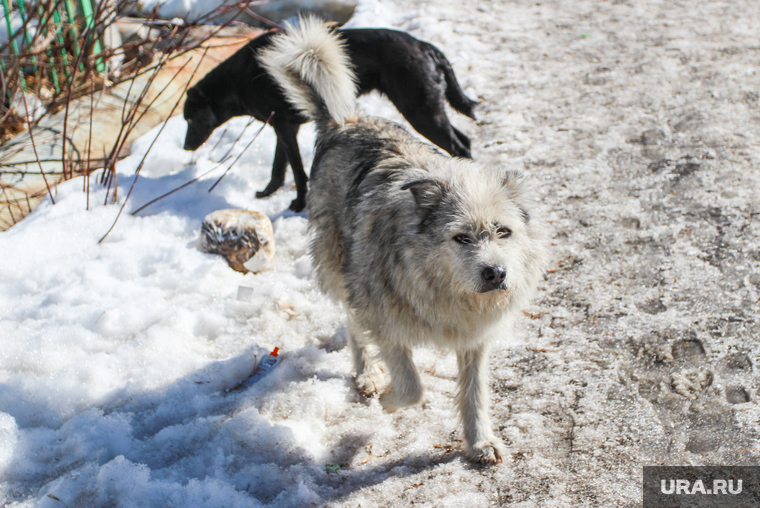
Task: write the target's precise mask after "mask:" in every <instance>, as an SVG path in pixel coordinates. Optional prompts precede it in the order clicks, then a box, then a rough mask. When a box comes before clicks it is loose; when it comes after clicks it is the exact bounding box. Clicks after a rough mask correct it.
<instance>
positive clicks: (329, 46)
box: [258, 17, 357, 125]
mask: <svg viewBox="0 0 760 508" xmlns="http://www.w3.org/2000/svg"><path fill="white" fill-rule="evenodd" d="M258 60H259V62H261V64H262V65H263V66H264V68H265V69H266V70H267V72H268V73H269V75H270V76H272V78H274V80H275V82H277V84H278V85H280V87H281V88H282V89H283V91H284V92H285V96H286V97H287V98H288V100H289V101H290V102H291V103H292V104H293V105H294V106H295V107H296V108H298V109H299V110H301V111H302V112H303V113H304V114H305V115H306V116H307V117H309V118H310V119H311V120H315V121H316V122H317V124H318V125H320V124H322V125H324V122H329V121H330V120H332V121H333V122H335V123H337V124H338V125H343V124H344V123H346V122H347V121H352V120H354V119H355V118H356V116H357V107H356V83H355V81H356V78H355V77H354V73H353V71H352V70H351V63H350V62H351V61H350V59H349V57H348V55H347V53H346V50H345V49H344V47H343V42H342V41H341V40H340V39H339V38H338V37H337V36H336V35H335V34H334V33H332V32H330V31H328V29H327V27H326V26H325V25H324V23H323V22H322V21H321V20H319V19H318V18H315V17H307V18H300V20H299V26H293V25H291V24H288V25H287V31H286V32H285V33H283V34H280V35H277V36H276V37H273V39H272V44H271V45H270V46H269V47H268V48H266V49H264V50H263V51H261V52H260V53H259V54H258Z"/></svg>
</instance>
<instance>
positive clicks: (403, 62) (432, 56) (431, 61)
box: [338, 28, 477, 119]
mask: <svg viewBox="0 0 760 508" xmlns="http://www.w3.org/2000/svg"><path fill="white" fill-rule="evenodd" d="M338 34H339V35H340V36H341V38H342V39H343V40H345V41H346V46H347V49H348V53H349V55H351V60H352V61H353V62H354V64H355V67H354V72H355V73H356V77H357V79H358V81H359V88H360V89H359V95H361V94H364V93H368V92H371V91H372V90H377V91H379V92H382V93H384V94H385V95H388V96H389V98H390V95H391V94H392V95H393V96H394V97H395V98H396V100H393V99H391V101H392V102H393V103H394V105H395V104H396V103H397V101H399V102H404V99H403V96H404V94H408V93H409V87H412V88H414V87H415V85H417V84H422V85H423V86H424V87H425V89H426V90H425V92H426V93H425V96H424V97H419V95H420V94H419V93H418V94H417V95H418V97H416V98H421V99H423V100H426V99H427V98H428V97H430V96H438V97H439V96H440V94H438V93H431V92H432V91H431V90H430V88H431V87H433V86H435V87H436V88H438V89H441V88H443V89H444V90H445V94H446V99H447V100H448V102H449V104H451V106H452V107H453V108H454V109H455V110H456V111H458V112H460V113H462V114H463V115H466V116H468V117H470V118H472V119H475V113H474V111H473V110H474V108H475V106H476V105H477V102H475V101H473V100H471V99H469V98H468V97H467V96H466V95H465V94H464V92H463V91H462V88H461V87H460V86H459V82H458V81H457V78H456V75H455V74H454V69H452V67H451V64H450V63H449V61H448V60H447V59H446V56H445V55H444V54H443V53H442V52H441V50H439V49H438V48H436V47H435V46H433V45H432V44H429V43H427V42H425V41H421V40H419V39H417V38H415V37H413V36H411V35H409V34H408V33H406V32H401V31H399V30H389V29H383V28H373V29H364V28H357V29H344V30H340V31H338ZM378 47H382V48H383V51H378ZM356 62H361V63H362V64H361V65H356ZM421 63H424V64H426V65H424V68H420V64H421ZM410 75H411V76H415V77H418V78H420V79H419V82H421V83H409V82H399V81H398V80H397V79H393V76H410ZM442 81H445V84H443V85H442V83H441V82H442ZM410 102H411V101H410Z"/></svg>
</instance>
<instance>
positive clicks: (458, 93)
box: [430, 44, 478, 120]
mask: <svg viewBox="0 0 760 508" xmlns="http://www.w3.org/2000/svg"><path fill="white" fill-rule="evenodd" d="M430 47H431V50H430V51H431V53H432V56H433V59H434V60H435V61H436V63H437V64H438V68H439V69H440V70H441V71H442V72H443V77H444V79H445V80H446V100H448V101H449V104H451V107H452V108H454V109H455V110H457V111H459V112H460V113H462V114H463V115H467V116H469V117H470V118H472V119H473V120H475V112H474V111H473V109H474V108H475V106H477V104H478V103H477V102H475V101H473V100H472V99H470V98H469V97H467V96H466V95H465V94H464V91H462V87H461V86H459V81H457V77H456V75H455V74H454V69H453V68H452V67H451V63H449V61H448V59H447V58H446V55H444V54H443V52H442V51H441V50H440V49H438V48H436V47H435V46H433V45H432V44H431V45H430Z"/></svg>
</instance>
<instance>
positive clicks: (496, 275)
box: [480, 266, 507, 286]
mask: <svg viewBox="0 0 760 508" xmlns="http://www.w3.org/2000/svg"><path fill="white" fill-rule="evenodd" d="M480 276H481V277H483V280H484V281H485V282H486V284H488V285H489V286H499V285H500V284H501V283H502V282H504V279H506V278H507V271H506V270H505V269H504V268H502V267H500V266H487V267H485V268H483V271H482V272H481V273H480Z"/></svg>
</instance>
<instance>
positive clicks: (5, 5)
mask: <svg viewBox="0 0 760 508" xmlns="http://www.w3.org/2000/svg"><path fill="white" fill-rule="evenodd" d="M2 2H3V10H4V11H5V22H6V23H7V24H8V40H9V41H10V43H11V47H12V48H13V52H14V53H16V55H18V54H19V50H18V43H16V34H14V33H13V24H12V23H11V7H10V5H8V0H2ZM3 68H5V65H3ZM18 72H19V79H20V80H21V89H22V90H24V91H25V90H26V80H25V79H24V73H23V71H22V70H21V66H20V65H19V70H18Z"/></svg>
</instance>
